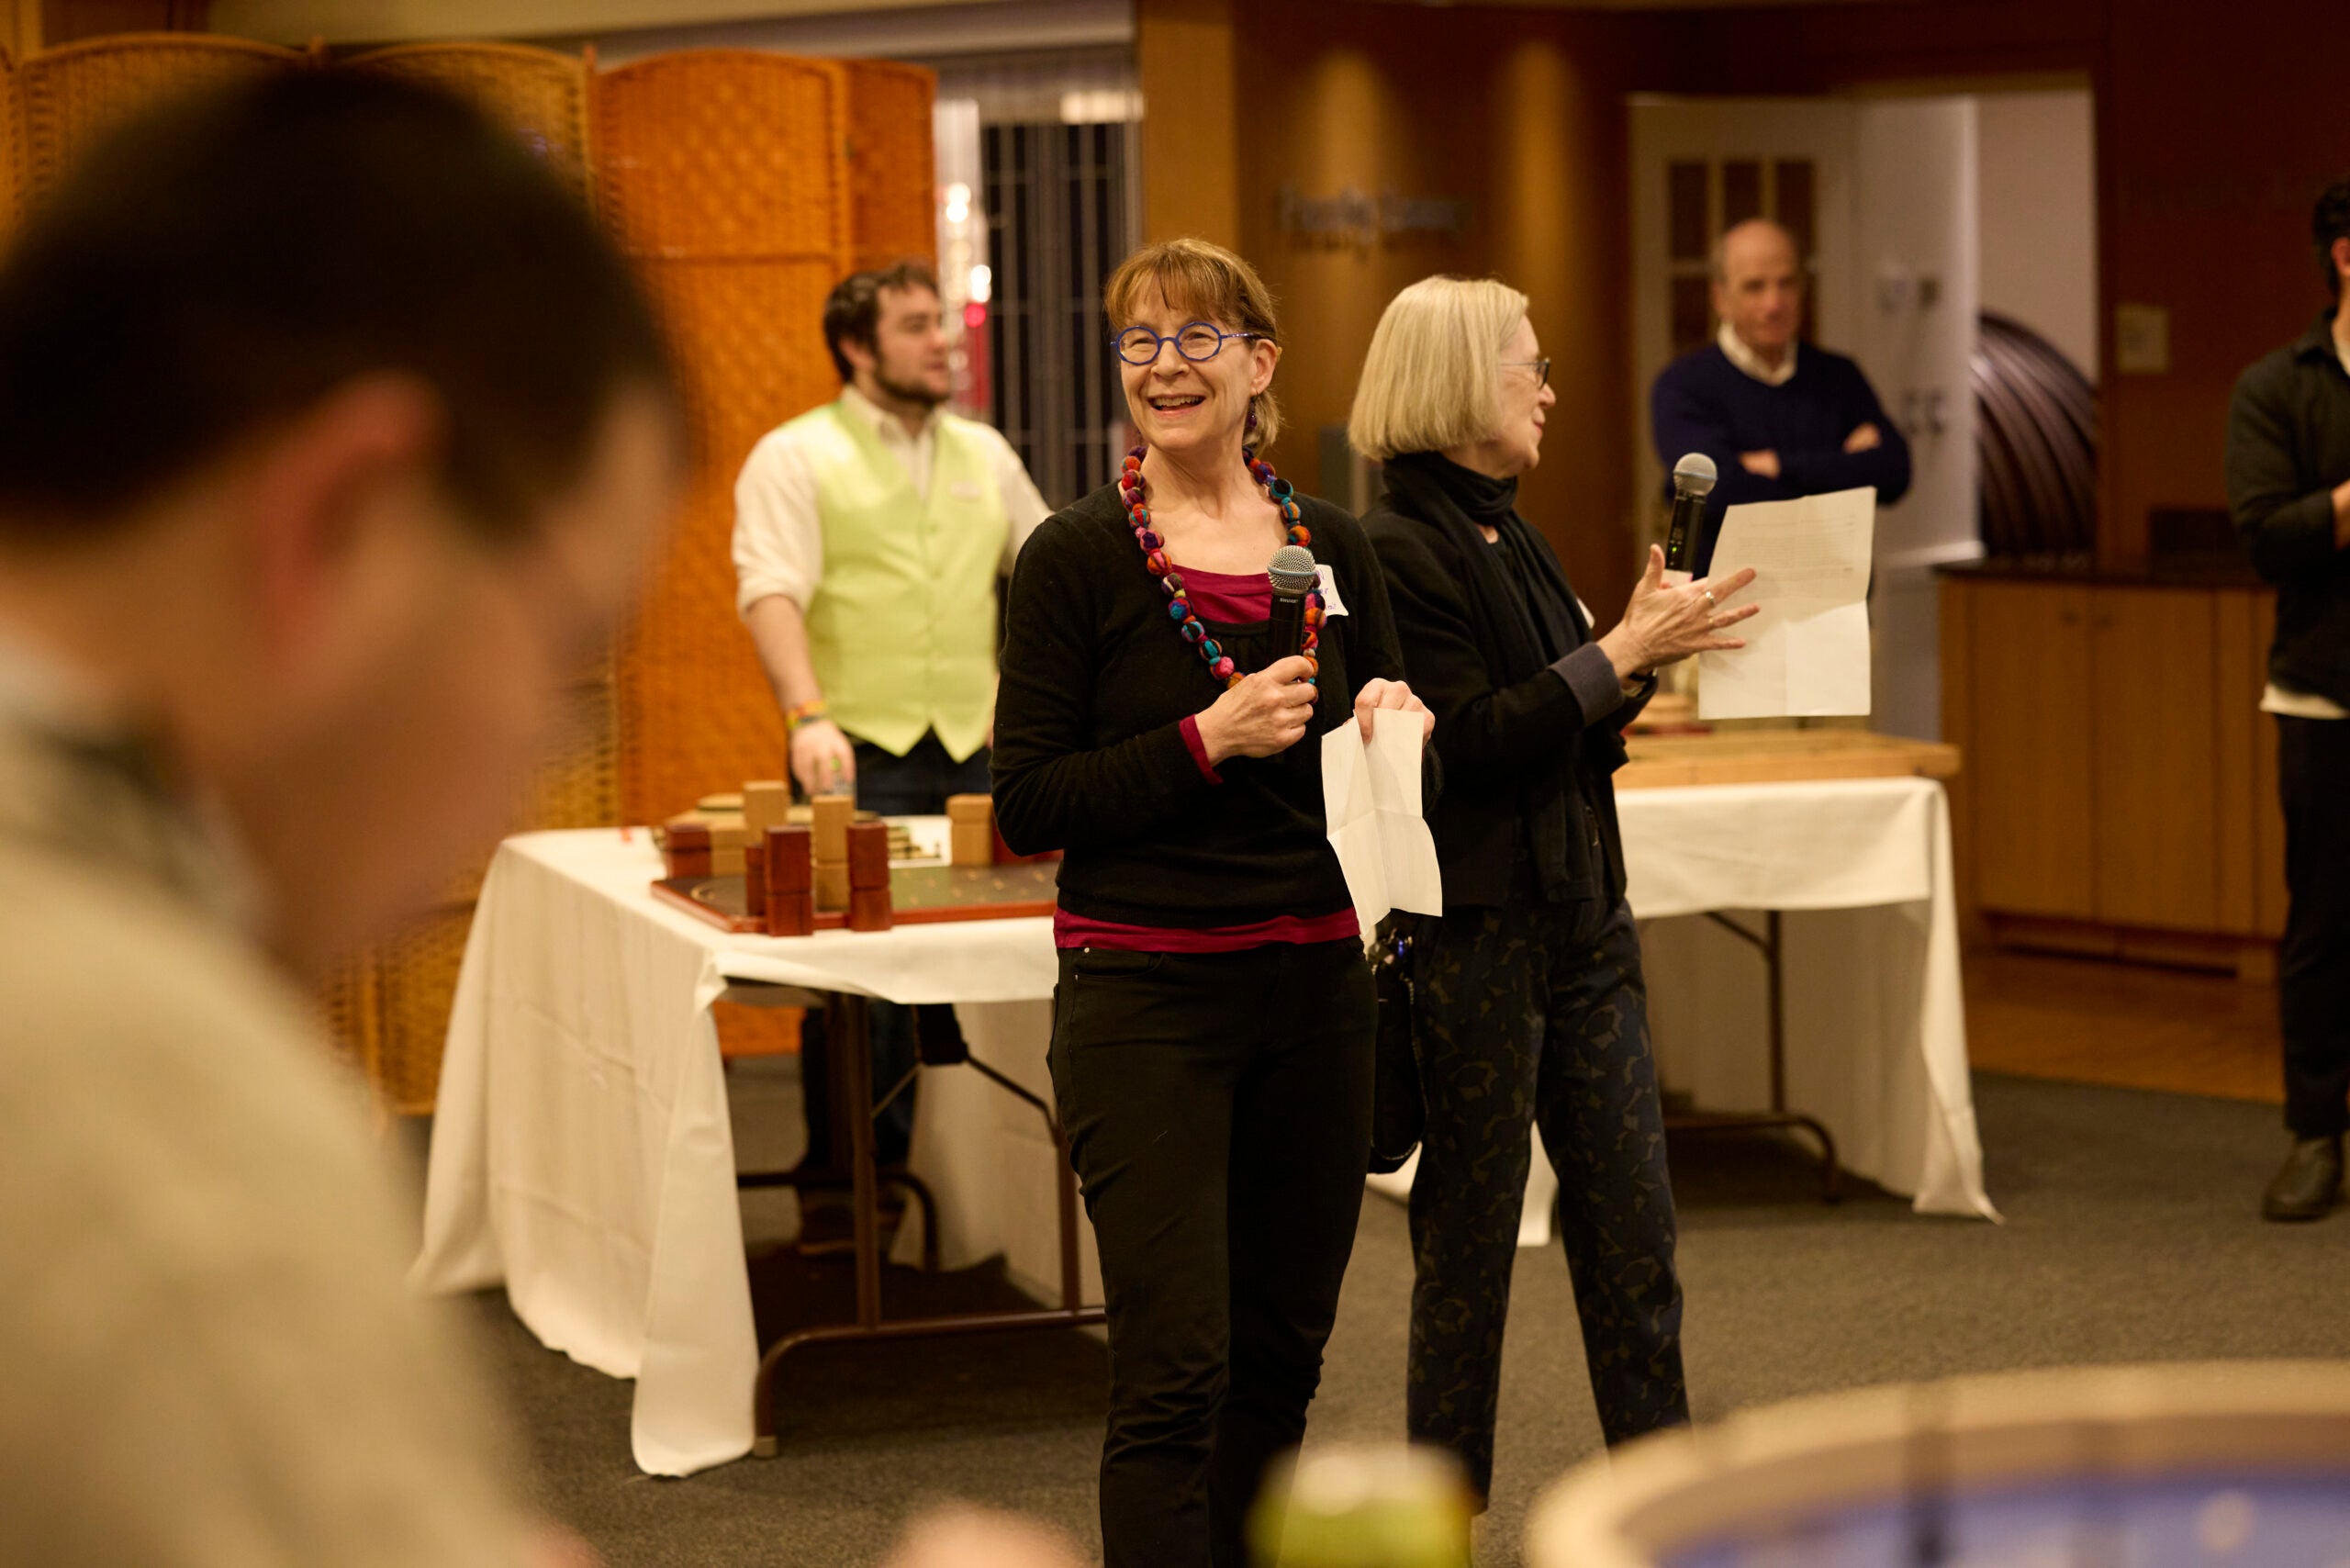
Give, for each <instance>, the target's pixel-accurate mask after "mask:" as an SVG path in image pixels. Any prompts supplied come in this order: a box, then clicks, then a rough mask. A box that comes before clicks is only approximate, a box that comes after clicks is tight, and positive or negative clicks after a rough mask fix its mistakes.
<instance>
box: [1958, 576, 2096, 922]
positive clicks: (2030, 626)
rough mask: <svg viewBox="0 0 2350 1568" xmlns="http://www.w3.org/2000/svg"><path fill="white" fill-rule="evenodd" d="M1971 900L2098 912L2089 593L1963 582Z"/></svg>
mask: <svg viewBox="0 0 2350 1568" xmlns="http://www.w3.org/2000/svg"><path fill="white" fill-rule="evenodd" d="M1971 598H1972V606H1971V617H1972V620H1973V628H1972V631H1973V635H1972V637H1971V638H1970V639H1969V640H1970V643H1971V644H1972V646H1971V650H1970V656H1969V658H1968V666H1969V668H1968V672H1967V673H1968V675H1969V677H1970V691H1969V703H1968V706H1969V708H1970V710H1971V711H1972V715H1973V718H1972V723H1971V726H1970V727H1971V729H1972V731H1973V734H1972V736H1971V737H1970V738H1971V742H1972V745H1971V746H1970V749H1969V751H1968V755H1967V757H1966V762H1965V767H1966V769H1967V772H1968V775H1969V778H1970V780H1971V789H1972V791H1973V796H1974V802H1973V805H1974V809H1973V813H1972V814H1973V818H1974V828H1975V856H1974V858H1975V890H1976V896H1977V897H1978V899H1979V900H1980V902H1981V904H1982V907H1983V908H1985V909H1986V910H1992V911H1997V912H1998V913H2003V914H2037V915H2047V916H2051V917H2054V918H2063V919H2073V920H2087V919H2090V918H2092V917H2094V916H2095V914H2096V913H2097V883H2096V874H2095V865H2096V862H2095V860H2094V858H2093V857H2094V855H2095V853H2096V839H2095V835H2094V831H2093V830H2094V828H2095V825H2096V824H2095V817H2094V815H2093V812H2092V809H2091V806H2092V799H2093V796H2092V790H2091V783H2090V745H2089V734H2090V716H2089V663H2090V660H2089V625H2088V621H2089V614H2088V606H2089V590H2088V589H2087V588H2074V587H2069V586H2066V585H2064V584H2061V583H2002V582H1992V581H1978V582H1975V583H1974V584H1972V585H1971Z"/></svg>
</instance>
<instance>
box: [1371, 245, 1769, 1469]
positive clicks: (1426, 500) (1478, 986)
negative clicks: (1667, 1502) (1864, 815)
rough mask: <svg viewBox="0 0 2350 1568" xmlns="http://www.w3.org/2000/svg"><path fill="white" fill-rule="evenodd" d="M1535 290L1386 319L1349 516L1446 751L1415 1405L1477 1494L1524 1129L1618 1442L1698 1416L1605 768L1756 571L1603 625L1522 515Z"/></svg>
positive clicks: (1529, 455)
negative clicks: (1549, 1190) (1555, 1203)
mask: <svg viewBox="0 0 2350 1568" xmlns="http://www.w3.org/2000/svg"><path fill="white" fill-rule="evenodd" d="M1549 382H1550V360H1549V359H1547V358H1545V357H1544V356H1543V353H1542V345H1541V342H1539V339H1537V337H1536V336H1535V332H1534V324H1533V322H1532V321H1530V320H1528V319H1527V297H1526V296H1525V295H1523V294H1520V293H1519V292H1518V291H1517V290H1516V289H1514V288H1511V287H1509V286H1507V285H1505V284H1502V283H1497V282H1494V281H1493V280H1491V279H1480V280H1472V279H1468V278H1456V277H1432V278H1427V279H1425V280H1423V281H1421V282H1419V283H1416V284H1414V285H1413V286H1411V287H1409V288H1407V289H1405V290H1404V292H1403V293H1401V294H1399V295H1397V296H1396V297H1395V298H1394V300H1393V302H1392V303H1391V304H1389V306H1388V307H1387V310H1386V313H1385V314H1384V315H1383V316H1382V317H1381V318H1380V322H1379V327H1378V330H1376V331H1375V332H1374V333H1373V334H1372V335H1371V349H1370V352H1369V353H1368V354H1367V355H1366V356H1365V358H1364V361H1363V367H1362V381H1361V385H1360V386H1359V387H1358V388H1357V389H1356V392H1355V403H1354V411H1353V414H1352V416H1351V418H1350V420H1349V421H1348V439H1349V440H1350V441H1351V442H1353V444H1354V446H1355V448H1356V449H1357V450H1358V451H1360V452H1361V453H1363V454H1365V455H1366V456H1369V457H1372V458H1375V459H1377V460H1379V461H1380V462H1381V463H1382V464H1383V465H1384V469H1383V473H1384V476H1385V480H1386V487H1387V494H1386V496H1385V498H1383V499H1382V500H1381V501H1380V503H1379V504H1378V505H1377V506H1375V507H1373V508H1372V509H1371V511H1370V512H1369V513H1368V514H1367V515H1366V516H1365V517H1364V519H1363V532H1364V533H1365V534H1366V535H1368V536H1369V537H1370V540H1371V548H1372V549H1373V550H1375V551H1376V552H1377V553H1378V555H1379V562H1380V566H1381V567H1382V569H1383V570H1384V571H1385V573H1386V577H1387V594H1388V598H1389V599H1390V600H1391V601H1392V602H1393V605H1394V607H1395V633H1396V641H1397V644H1399V645H1400V646H1401V647H1402V649H1403V650H1404V674H1405V676H1406V677H1407V678H1409V679H1410V680H1411V683H1412V689H1413V690H1415V691H1416V692H1418V693H1419V694H1420V696H1421V699H1422V700H1424V701H1426V702H1427V705H1428V706H1429V707H1430V708H1431V709H1432V710H1434V711H1435V713H1436V720H1437V724H1438V733H1439V734H1443V735H1445V736H1446V737H1448V738H1447V741H1446V745H1445V761H1446V777H1447V782H1446V790H1445V795H1444V799H1443V800H1442V801H1439V802H1438V804H1437V805H1436V807H1435V809H1434V810H1433V811H1431V812H1429V826H1430V827H1431V828H1432V829H1433V831H1434V834H1435V836H1436V847H1437V858H1438V863H1439V865H1440V866H1441V867H1442V868H1443V872H1444V915H1443V918H1442V919H1440V920H1426V919H1421V920H1415V921H1413V922H1412V923H1411V925H1412V928H1413V932H1414V943H1413V948H1412V954H1411V960H1410V961H1411V965H1412V969H1411V974H1412V980H1413V1006H1412V1011H1413V1025H1414V1036H1415V1045H1416V1055H1417V1057H1418V1058H1419V1063H1420V1076H1421V1082H1422V1086H1423V1089H1424V1091H1425V1092H1426V1095H1427V1125H1426V1128H1425V1131H1424V1133H1423V1137H1422V1143H1421V1148H1420V1166H1419V1173H1418V1176H1417V1177H1416V1180H1415V1181H1414V1182H1413V1184H1412V1202H1411V1230H1412V1260H1413V1271H1414V1278H1413V1285H1412V1316H1411V1338H1410V1348H1409V1352H1408V1354H1409V1361H1408V1378H1407V1383H1406V1388H1405V1400H1404V1411H1405V1416H1404V1419H1405V1423H1406V1429H1407V1431H1408V1432H1409V1435H1410V1436H1411V1438H1412V1439H1413V1440H1414V1441H1416V1442H1427V1443H1438V1444H1441V1445H1443V1446H1444V1447H1446V1448H1448V1449H1450V1450H1452V1451H1453V1452H1455V1453H1457V1454H1459V1455H1460V1460H1461V1462H1462V1465H1463V1466H1464V1468H1465V1469H1466V1472H1467V1474H1468V1478H1469V1481H1470V1484H1471V1485H1472V1487H1474V1489H1475V1492H1476V1495H1477V1498H1478V1501H1479V1506H1483V1501H1484V1499H1485V1498H1486V1497H1487V1496H1488V1495H1489V1494H1490V1491H1491V1488H1492V1485H1493V1472H1494V1414H1495V1411H1496V1409H1497V1408H1498V1403H1499V1399H1500V1395H1501V1357H1502V1326H1503V1323H1504V1321H1505V1319H1506V1317H1507V1316H1508V1312H1509V1282H1510V1271H1511V1269H1512V1267H1513V1266H1514V1264H1515V1263H1516V1259H1517V1222H1518V1211H1519V1209H1520V1208H1521V1207H1522V1206H1523V1204H1524V1202H1525V1197H1526V1176H1527V1165H1528V1162H1529V1161H1530V1159H1532V1129H1536V1128H1539V1130H1540V1132H1541V1135H1542V1147H1543V1148H1545V1149H1546V1150H1548V1151H1549V1153H1550V1163H1551V1164H1552V1165H1553V1166H1555V1167H1556V1168H1557V1170H1558V1172H1559V1234H1560V1238H1561V1241H1562V1242H1563V1243H1564V1246H1565V1249H1566V1255H1567V1270H1568V1272H1569V1274H1570V1275H1571V1276H1572V1280H1573V1282H1574V1293H1575V1309H1576V1313H1577V1315H1578V1316H1580V1317H1581V1318H1582V1320H1583V1355H1584V1359H1585V1361H1587V1362H1588V1364H1589V1369H1590V1373H1591V1386H1592V1393H1593V1394H1594V1396H1595V1399H1596V1401H1597V1403H1598V1406H1599V1421H1600V1426H1601V1428H1602V1430H1603V1431H1604V1432H1605V1434H1606V1439H1607V1441H1608V1442H1609V1443H1611V1444H1614V1443H1620V1442H1625V1441H1628V1439H1632V1438H1636V1437H1639V1436H1640V1435H1641V1434H1642V1433H1645V1432H1650V1431H1653V1430H1655V1429H1656V1428H1660V1427H1668V1426H1674V1425H1678V1424H1680V1423H1684V1422H1686V1421H1687V1420H1688V1419H1689V1397H1688V1393H1687V1389H1686V1386H1685V1384H1684V1381H1683V1376H1682V1368H1681V1282H1680V1278H1679V1276H1678V1274H1677V1273H1676V1272H1675V1271H1674V1269H1673V1231H1674V1219H1673V1182H1672V1178H1671V1176H1670V1175H1669V1174H1668V1173H1667V1171H1666V1169H1665V1149H1664V1116H1663V1108H1662V1105H1661V1104H1660V1103H1659V1100H1658V1094H1657V1083H1656V1066H1655V1063H1654V1061H1653V1060H1652V1059H1651V1056H1650V1054H1649V1031H1648V992H1647V986H1646V982H1645V981H1644V980H1643V979H1642V977H1641V973H1640V941H1639V933H1638V931H1637V930H1636V929H1635V928H1634V926H1633V924H1632V913H1631V910H1630V908H1629V906H1628V905H1627V904H1626V902H1625V901H1624V882H1625V879H1624V849H1623V842H1622V840H1621V838H1620V837H1619V836H1618V834H1617V826H1616V794H1615V789H1614V786H1613V785H1612V784H1611V782H1610V778H1611V776H1612V775H1613V774H1614V773H1615V771H1616V769H1617V768H1618V767H1622V766H1623V764H1624V760H1625V756H1624V743H1623V741H1622V739H1621V738H1620V735H1619V732H1620V731H1621V730H1622V729H1623V727H1624V726H1625V725H1626V724H1628V723H1629V722H1631V721H1632V719H1633V718H1634V717H1636V716H1637V715H1638V713H1639V710H1640V708H1641V707H1642V705H1643V704H1645V703H1646V702H1647V701H1648V700H1649V698H1650V696H1651V694H1653V693H1654V691H1655V690H1656V679H1655V676H1654V673H1653V672H1654V671H1655V670H1656V669H1657V668H1658V667H1660V666H1663V665H1667V664H1671V663H1673V661H1675V660H1677V659H1681V658H1684V657H1686V656H1687V655H1690V654H1693V653H1696V652H1699V651H1701V650H1704V649H1708V648H1738V647H1742V646H1744V645H1745V644H1743V642H1742V641H1741V640H1740V639H1739V638H1737V637H1735V636H1731V635H1726V634H1725V633H1728V632H1729V630H1730V629H1731V628H1733V627H1735V626H1736V625H1737V624H1738V622H1740V621H1743V620H1745V619H1746V618H1747V617H1748V616H1750V615H1751V614H1753V613H1754V610H1753V608H1752V607H1751V605H1731V604H1729V602H1727V601H1728V600H1729V599H1730V598H1731V597H1732V596H1733V595H1735V594H1736V593H1737V592H1738V591H1739V590H1740V589H1741V588H1745V587H1746V586H1747V585H1748V584H1749V583H1751V581H1753V578H1754V573H1753V571H1752V570H1751V568H1750V569H1746V570H1742V571H1740V572H1739V573H1737V574H1736V575H1734V576H1732V577H1728V578H1725V579H1723V580H1722V581H1720V582H1709V581H1707V580H1706V579H1705V578H1702V577H1701V578H1699V579H1697V580H1696V581H1695V582H1692V583H1689V584H1687V585H1685V586H1674V587H1668V586H1667V585H1666V584H1665V583H1664V581H1663V575H1664V554H1663V552H1662V551H1661V550H1657V549H1655V548H1654V547H1651V551H1650V557H1649V562H1648V569H1647V571H1646V573H1645V574H1644V575H1643V576H1642V577H1641V579H1640V581H1639V583H1638V584H1636V585H1635V586H1634V588H1633V589H1632V597H1631V601H1630V602H1629V603H1628V604H1627V605H1626V606H1625V608H1624V614H1623V618H1622V619H1621V620H1620V621H1619V622H1617V624H1616V625H1615V626H1614V628H1612V629H1611V630H1609V631H1608V632H1606V633H1598V632H1597V631H1595V628H1594V627H1593V625H1592V622H1591V617H1590V615H1589V613H1588V612H1587V611H1585V610H1584V609H1583V605H1582V603H1581V601H1580V600H1578V599H1576V598H1575V594H1574V590H1573V588H1571V587H1570V586H1569V585H1568V582H1567V577H1566V573H1565V571H1564V570H1563V569H1562V568H1561V566H1560V564H1559V558H1558V556H1557V554H1554V553H1553V552H1552V550H1551V548H1550V542H1549V541H1548V540H1546V539H1544V538H1543V537H1542V535H1541V534H1539V533H1538V532H1535V531H1534V529H1533V528H1532V527H1531V526H1530V525H1529V524H1528V523H1527V521H1526V520H1525V519H1524V518H1522V517H1520V516H1519V515H1518V513H1517V508H1516V501H1517V481H1518V476H1520V475H1522V474H1524V473H1525V472H1526V471H1527V470H1528V469H1530V468H1532V467H1533V466H1534V465H1536V464H1537V463H1539V462H1540V461H1541V456H1542V427H1543V423H1544V420H1545V418H1546V416H1547V415H1548V413H1549V411H1550V406H1551V405H1552V404H1553V403H1555V402H1556V401H1557V400H1558V395H1557V394H1556V393H1554V392H1553V391H1551V390H1550V385H1549Z"/></svg>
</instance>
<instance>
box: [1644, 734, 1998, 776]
mask: <svg viewBox="0 0 2350 1568" xmlns="http://www.w3.org/2000/svg"><path fill="white" fill-rule="evenodd" d="M1624 745H1625V748H1626V749H1627V750H1628V751H1629V752H1630V753H1631V754H1632V760H1631V761H1629V762H1628V763H1626V764H1625V765H1624V767H1622V768H1620V769H1619V770H1617V774H1616V779H1615V783H1616V788H1617V789H1618V790H1653V789H1659V788H1662V787H1664V786H1667V785H1674V784H1792V783H1799V782H1802V781H1804V780H1806V779H1814V778H1911V777H1916V778H1951V777H1953V775H1955V774H1956V773H1957V772H1958V767H1959V751H1958V747H1956V746H1954V745H1942V743H1940V742H1937V741H1913V740H1904V739H1903V738H1901V737H1900V736H1898V735H1879V734H1871V733H1869V732H1868V731H1866V730H1725V731H1718V732H1715V733H1712V734H1631V735H1628V736H1626V737H1625V741H1624Z"/></svg>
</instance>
